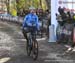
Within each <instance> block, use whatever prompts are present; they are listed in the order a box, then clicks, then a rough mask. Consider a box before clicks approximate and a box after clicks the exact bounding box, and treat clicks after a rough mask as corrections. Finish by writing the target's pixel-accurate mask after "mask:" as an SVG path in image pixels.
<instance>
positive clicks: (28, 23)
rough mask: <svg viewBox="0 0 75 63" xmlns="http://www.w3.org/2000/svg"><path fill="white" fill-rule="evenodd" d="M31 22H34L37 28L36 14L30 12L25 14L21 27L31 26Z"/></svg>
mask: <svg viewBox="0 0 75 63" xmlns="http://www.w3.org/2000/svg"><path fill="white" fill-rule="evenodd" d="M32 22H34V23H35V24H36V26H35V27H36V28H37V29H38V30H39V20H38V16H37V15H35V14H32V13H30V14H28V15H26V16H25V18H24V21H23V28H25V27H29V26H32Z"/></svg>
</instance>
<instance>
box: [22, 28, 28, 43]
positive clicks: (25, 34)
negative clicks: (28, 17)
mask: <svg viewBox="0 0 75 63" xmlns="http://www.w3.org/2000/svg"><path fill="white" fill-rule="evenodd" d="M22 33H23V35H24V38H25V39H26V40H27V42H28V37H27V32H26V30H24V29H23V30H22Z"/></svg>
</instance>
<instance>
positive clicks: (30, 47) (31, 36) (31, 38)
mask: <svg viewBox="0 0 75 63" xmlns="http://www.w3.org/2000/svg"><path fill="white" fill-rule="evenodd" d="M29 30H30V31H29V32H28V33H27V37H28V42H27V44H26V50H27V55H28V56H30V55H31V53H32V56H33V59H34V60H36V59H37V57H38V42H37V40H36V32H34V26H32V27H30V29H29Z"/></svg>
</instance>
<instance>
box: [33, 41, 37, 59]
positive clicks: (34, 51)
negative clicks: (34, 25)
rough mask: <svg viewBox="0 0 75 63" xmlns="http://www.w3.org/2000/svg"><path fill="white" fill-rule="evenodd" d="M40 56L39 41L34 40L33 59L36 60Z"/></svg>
mask: <svg viewBox="0 0 75 63" xmlns="http://www.w3.org/2000/svg"><path fill="white" fill-rule="evenodd" d="M37 57H38V42H37V41H36V42H33V59H34V60H36V59H37Z"/></svg>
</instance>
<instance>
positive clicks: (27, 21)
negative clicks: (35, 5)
mask: <svg viewBox="0 0 75 63" xmlns="http://www.w3.org/2000/svg"><path fill="white" fill-rule="evenodd" d="M26 23H29V17H28V15H27V16H26V17H25V18H24V21H23V25H22V26H23V28H24V27H25V26H26Z"/></svg>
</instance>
